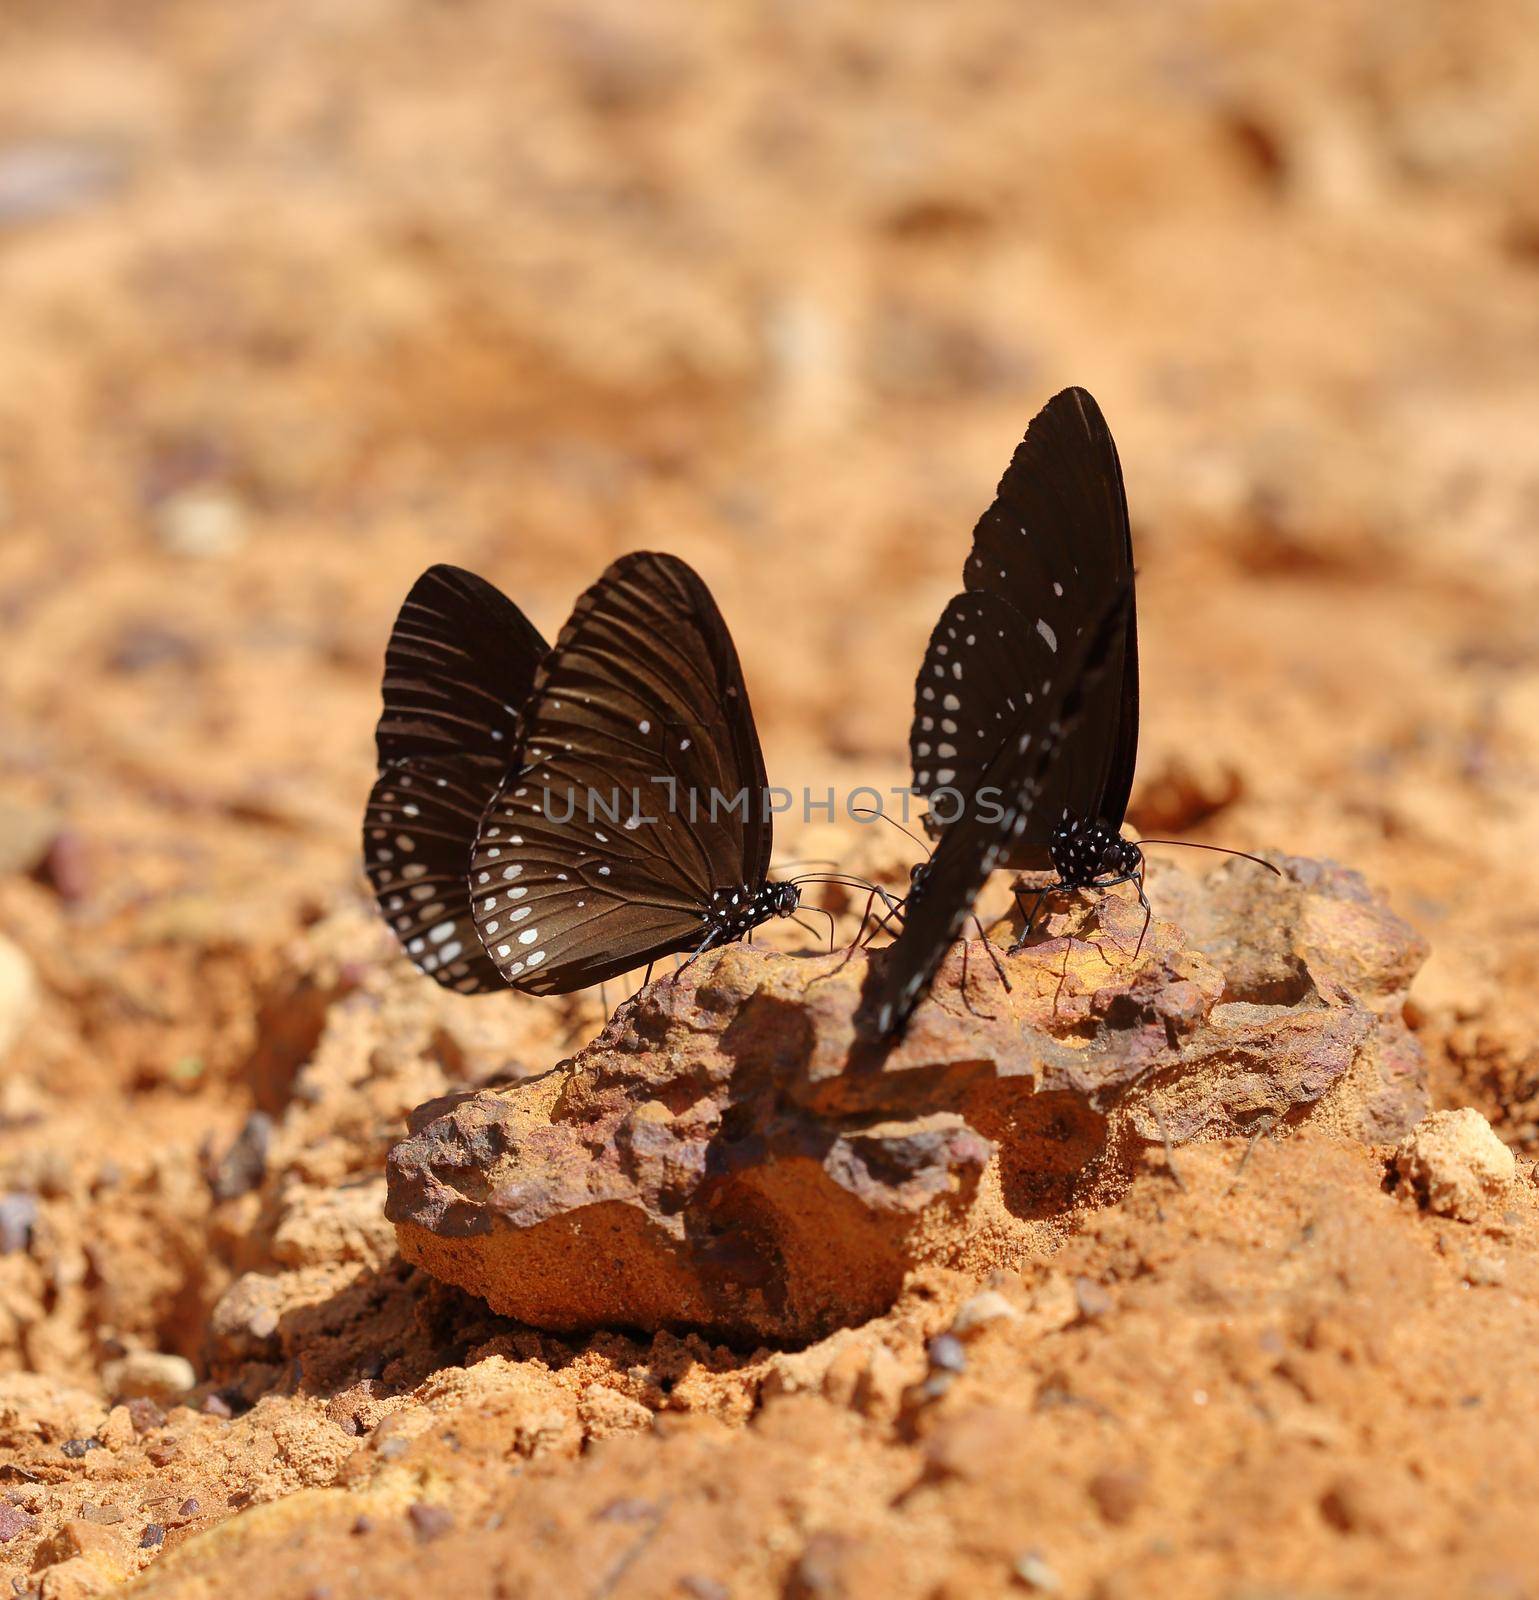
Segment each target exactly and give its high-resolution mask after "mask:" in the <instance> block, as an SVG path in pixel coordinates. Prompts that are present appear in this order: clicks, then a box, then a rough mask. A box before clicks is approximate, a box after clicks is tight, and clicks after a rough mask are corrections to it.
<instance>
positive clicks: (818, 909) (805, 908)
mask: <svg viewBox="0 0 1539 1600" xmlns="http://www.w3.org/2000/svg"><path fill="white" fill-rule="evenodd" d="M802 910H803V911H814V912H816V913H817V914H818V915H819V916H820V917H827V918H828V953H829V954H830V955H832V954H833V953H834V928H835V926H836V924H835V922H834V914H833V912H832V911H825V910H824V909H823V907H822V906H803V907H802ZM791 920H792V922H794V923H795V924H796V926H797V927H798V928H805V929H806V930H807V932H808V933H810V934H811V935H812V937H813V938H814V939H816V938H818V937H819V934H818V930H817V929H816V928H813V927H809V926H808V925H807V924H806V923H805V922H803V921H802V919H801V918H800V917H797V916H793V917H792V918H791Z"/></svg>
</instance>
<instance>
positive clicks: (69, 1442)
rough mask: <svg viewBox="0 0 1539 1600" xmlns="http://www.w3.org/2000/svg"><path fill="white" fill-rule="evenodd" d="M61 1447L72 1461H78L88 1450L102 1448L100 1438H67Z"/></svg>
mask: <svg viewBox="0 0 1539 1600" xmlns="http://www.w3.org/2000/svg"><path fill="white" fill-rule="evenodd" d="M59 1449H60V1450H62V1451H63V1452H64V1454H65V1455H67V1456H68V1457H69V1458H70V1460H71V1461H78V1460H79V1459H80V1458H81V1456H83V1455H84V1454H85V1453H86V1451H87V1450H100V1449H101V1441H100V1440H99V1439H66V1440H65V1441H64V1443H63V1444H61V1445H60V1446H59Z"/></svg>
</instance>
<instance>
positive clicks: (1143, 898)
mask: <svg viewBox="0 0 1539 1600" xmlns="http://www.w3.org/2000/svg"><path fill="white" fill-rule="evenodd" d="M1133 882H1134V883H1136V884H1137V885H1138V903H1139V905H1141V906H1142V907H1143V908H1144V925H1143V927H1141V928H1140V929H1139V930H1138V944H1137V946H1136V947H1135V949H1134V951H1133V959H1134V960H1135V961H1137V960H1138V957H1139V955H1140V954H1141V953H1142V951H1143V948H1144V935H1145V934H1146V933H1148V931H1149V923H1150V922H1151V921H1152V920H1153V917H1154V910H1153V908H1152V907H1151V906H1150V904H1149V896H1148V895H1146V894H1145V893H1144V875H1143V871H1142V869H1140V870H1139V873H1138V876H1137V877H1136V878H1134V880H1133Z"/></svg>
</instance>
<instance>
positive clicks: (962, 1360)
mask: <svg viewBox="0 0 1539 1600" xmlns="http://www.w3.org/2000/svg"><path fill="white" fill-rule="evenodd" d="M929 1356H930V1366H931V1368H932V1370H934V1371H937V1372H951V1373H957V1372H965V1371H966V1370H967V1352H966V1351H965V1350H964V1349H963V1348H962V1341H961V1340H960V1339H958V1338H957V1337H956V1336H955V1335H954V1334H950V1333H943V1334H940V1335H939V1336H938V1337H936V1338H934V1339H932V1340H931V1341H930V1349H929Z"/></svg>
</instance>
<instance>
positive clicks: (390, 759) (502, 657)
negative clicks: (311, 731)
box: [375, 565, 546, 798]
mask: <svg viewBox="0 0 1539 1600" xmlns="http://www.w3.org/2000/svg"><path fill="white" fill-rule="evenodd" d="M545 650H546V644H545V641H544V640H543V639H542V638H541V637H540V635H539V632H538V631H537V630H536V629H535V627H534V625H533V624H532V623H531V622H530V621H529V619H528V618H527V617H526V616H525V615H524V614H523V612H522V611H520V610H519V609H518V607H517V606H516V605H514V604H513V602H512V601H511V600H509V599H508V598H507V596H506V595H504V594H502V593H501V592H500V591H499V590H497V589H495V588H493V587H492V585H491V584H489V583H487V582H486V580H485V579H484V578H478V577H477V576H476V575H475V573H473V572H466V571H464V569H463V568H460V567H451V566H445V565H439V566H434V567H429V568H428V569H427V571H426V572H424V573H423V574H422V576H421V577H420V578H418V579H417V581H416V582H415V583H414V584H413V585H412V586H411V590H410V592H409V593H408V594H407V596H406V599H405V600H404V601H403V602H402V605H401V610H400V613H399V615H398V616H397V617H396V619H395V626H394V628H392V629H391V631H390V643H389V645H388V646H387V647H386V649H385V680H384V702H385V704H384V711H383V712H382V714H381V716H380V719H379V724H378V726H377V728H376V729H375V743H376V745H377V747H378V750H379V765H380V769H381V771H383V770H384V769H385V768H386V767H387V766H390V765H392V764H394V763H396V762H400V761H403V760H412V759H416V758H419V757H422V756H454V757H458V758H469V759H472V760H476V759H479V760H485V761H488V762H491V763H493V764H494V765H495V766H496V768H497V772H498V776H501V772H502V770H503V769H504V768H505V767H506V765H507V763H508V759H509V756H510V753H511V751H512V748H513V740H514V736H515V732H516V728H517V723H518V713H519V711H520V710H521V709H522V707H523V703H524V701H525V700H526V699H527V698H528V695H529V690H530V688H531V686H532V685H533V683H534V674H535V669H536V668H537V667H538V666H539V664H540V661H541V659H542V658H543V656H544V654H545ZM488 798H490V790H488Z"/></svg>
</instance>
